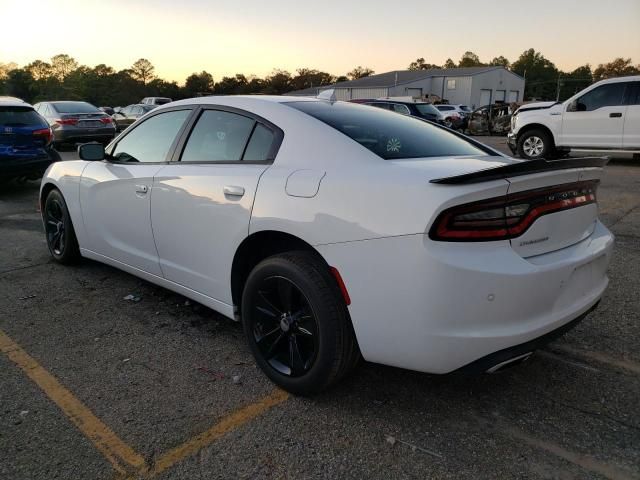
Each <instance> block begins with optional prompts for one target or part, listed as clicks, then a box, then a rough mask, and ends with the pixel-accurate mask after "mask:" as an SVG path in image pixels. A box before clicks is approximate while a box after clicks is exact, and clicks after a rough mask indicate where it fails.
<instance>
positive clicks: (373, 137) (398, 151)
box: [286, 101, 487, 160]
mask: <svg viewBox="0 0 640 480" xmlns="http://www.w3.org/2000/svg"><path fill="white" fill-rule="evenodd" d="M286 105H288V106H290V107H292V108H295V109H297V110H300V111H301V112H304V113H306V114H308V115H311V116H312V117H314V118H316V119H318V120H320V121H322V122H324V123H326V124H327V125H329V126H331V127H333V128H335V129H336V130H338V131H339V132H341V133H343V134H344V135H346V136H348V137H349V138H351V139H352V140H354V141H356V142H358V143H359V144H360V145H362V146H363V147H365V148H367V149H369V150H371V151H372V152H373V153H375V154H376V155H378V156H380V157H382V158H383V159H385V160H393V159H397V158H423V157H441V156H460V155H487V153H486V152H485V151H484V150H482V149H480V148H479V147H476V146H474V145H473V144H471V143H469V142H468V141H466V140H465V139H464V138H462V137H459V136H457V135H455V134H454V133H451V132H449V131H447V130H446V129H443V128H440V127H437V126H435V125H433V124H431V123H429V122H426V121H424V120H420V119H417V118H413V117H410V116H406V115H398V114H397V113H393V112H389V111H387V110H383V109H380V108H370V107H367V106H364V105H358V104H356V103H346V102H320V101H318V102H313V101H311V102H309V101H308V102H288V103H286Z"/></svg>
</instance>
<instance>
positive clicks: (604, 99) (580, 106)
mask: <svg viewBox="0 0 640 480" xmlns="http://www.w3.org/2000/svg"><path fill="white" fill-rule="evenodd" d="M625 85H626V83H623V82H618V83H609V84H606V85H600V86H599V87H598V88H595V89H594V90H591V91H590V92H588V93H585V94H584V95H582V96H581V97H580V98H579V99H578V103H577V105H576V107H577V110H578V111H579V112H591V111H593V110H597V109H598V108H602V107H610V106H616V105H621V104H622V95H623V94H624V87H625Z"/></svg>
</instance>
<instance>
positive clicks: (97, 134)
mask: <svg viewBox="0 0 640 480" xmlns="http://www.w3.org/2000/svg"><path fill="white" fill-rule="evenodd" d="M115 134H116V129H115V127H111V128H98V129H80V128H74V129H68V130H66V129H56V130H54V131H53V139H54V141H56V142H91V141H98V142H110V141H111V140H112V139H113V137H114V136H115Z"/></svg>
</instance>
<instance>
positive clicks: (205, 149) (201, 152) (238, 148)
mask: <svg viewBox="0 0 640 480" xmlns="http://www.w3.org/2000/svg"><path fill="white" fill-rule="evenodd" d="M254 124H255V120H253V119H251V118H249V117H245V116H242V115H238V114H236V113H230V112H225V111H222V110H205V111H204V112H202V115H200V118H199V119H198V122H197V123H196V125H195V127H194V128H193V131H192V132H191V135H189V140H188V141H187V144H186V146H185V148H184V151H183V153H182V158H181V159H180V160H181V161H182V162H234V161H239V160H241V159H242V153H243V152H244V148H245V146H246V145H247V140H248V139H249V135H251V132H252V130H253V126H254Z"/></svg>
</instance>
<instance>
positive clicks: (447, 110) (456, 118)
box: [434, 103, 471, 130]
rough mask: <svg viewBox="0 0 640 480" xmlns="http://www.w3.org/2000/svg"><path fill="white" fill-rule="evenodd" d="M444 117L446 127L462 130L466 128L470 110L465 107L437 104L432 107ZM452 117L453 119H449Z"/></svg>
mask: <svg viewBox="0 0 640 480" xmlns="http://www.w3.org/2000/svg"><path fill="white" fill-rule="evenodd" d="M434 107H436V108H437V109H438V110H439V111H440V112H442V114H443V115H444V117H445V122H446V123H447V126H450V127H452V126H454V125H455V126H456V127H455V128H457V129H460V130H464V129H465V128H467V123H468V120H469V119H468V117H469V115H470V114H471V109H470V108H469V107H467V106H466V105H450V104H448V103H447V104H445V103H441V104H437V105H434ZM451 117H453V118H451Z"/></svg>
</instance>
